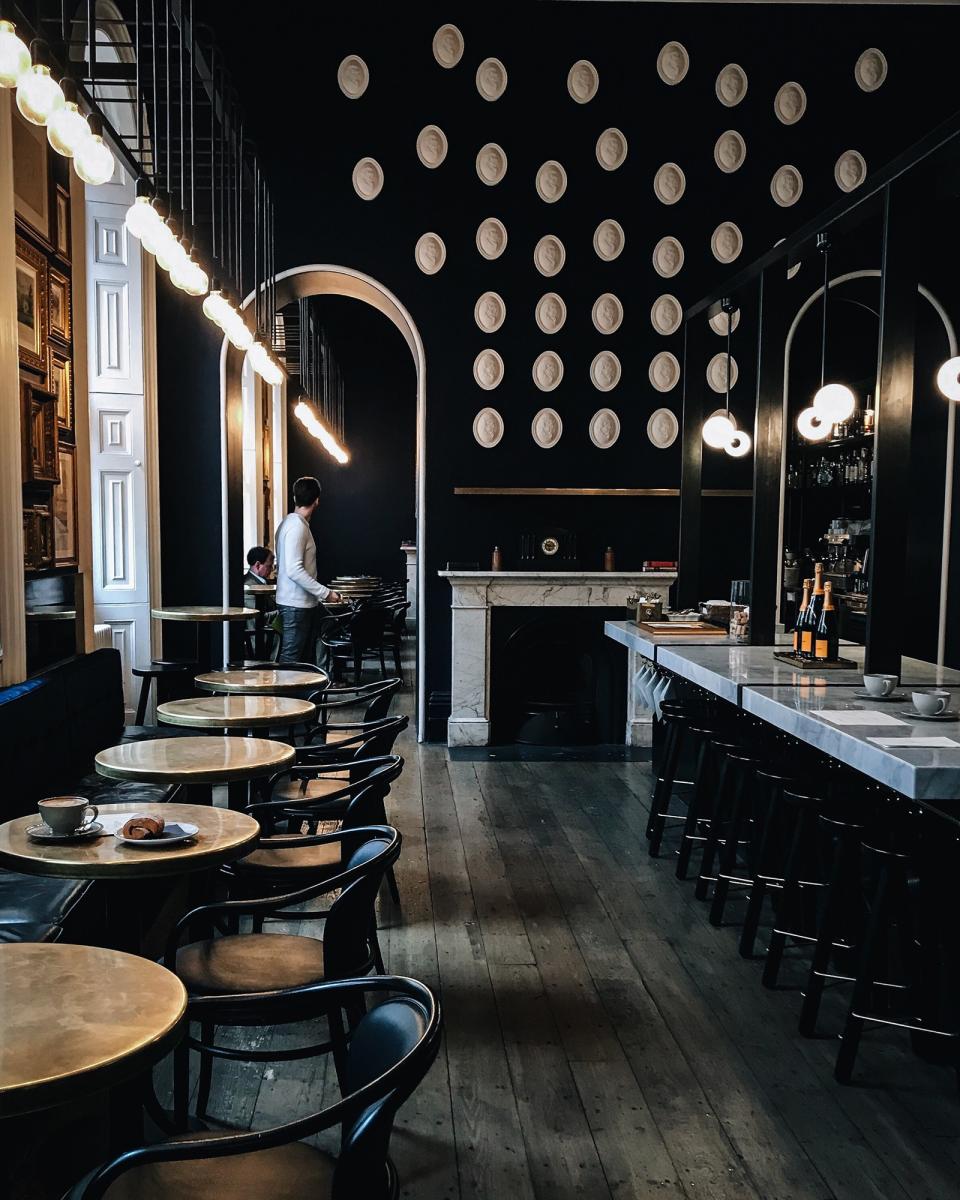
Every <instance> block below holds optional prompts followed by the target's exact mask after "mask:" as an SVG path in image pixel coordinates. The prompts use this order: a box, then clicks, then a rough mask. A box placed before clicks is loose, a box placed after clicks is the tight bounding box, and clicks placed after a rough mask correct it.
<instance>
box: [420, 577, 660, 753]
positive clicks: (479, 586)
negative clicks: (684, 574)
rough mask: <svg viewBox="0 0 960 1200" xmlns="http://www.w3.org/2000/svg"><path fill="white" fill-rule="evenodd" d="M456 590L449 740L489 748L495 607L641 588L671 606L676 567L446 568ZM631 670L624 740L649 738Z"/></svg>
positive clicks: (577, 602) (572, 601)
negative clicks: (635, 698)
mask: <svg viewBox="0 0 960 1200" xmlns="http://www.w3.org/2000/svg"><path fill="white" fill-rule="evenodd" d="M438 574H439V575H440V576H441V578H443V579H446V580H447V581H448V583H449V584H450V588H451V593H452V596H451V608H452V610H453V662H452V670H451V681H450V684H451V686H450V691H451V708H450V719H449V721H448V722H447V743H448V744H449V745H451V746H486V745H488V744H489V741H490V610H491V608H494V607H497V606H502V605H505V606H511V607H513V608H545V607H557V608H615V607H625V606H626V602H627V597H628V596H630V595H635V594H636V592H637V591H638V590H640V591H642V592H644V594H646V595H648V596H649V595H654V594H657V595H660V596H662V598H663V601H664V608H666V604H667V595H668V591H669V589H670V585H671V584H672V583H673V582H674V580H675V579H676V575H675V574H674V572H672V571H563V572H560V571H440V572H438ZM632 680H633V673H632V672H629V673H628V683H627V686H628V691H629V694H628V700H627V711H628V714H629V715H628V718H627V730H626V741H627V742H629V743H630V744H632V745H642V744H644V743H645V742H646V741H648V738H649V727H648V721H649V714H646V715H644V714H640V713H636V712H635V708H634V705H633V704H632V702H631V699H630V695H631V694H632V690H633V689H632V686H631V685H632Z"/></svg>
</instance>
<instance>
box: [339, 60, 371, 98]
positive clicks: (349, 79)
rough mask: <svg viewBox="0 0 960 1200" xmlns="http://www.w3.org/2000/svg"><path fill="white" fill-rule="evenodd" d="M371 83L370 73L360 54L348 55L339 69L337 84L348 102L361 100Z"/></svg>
mask: <svg viewBox="0 0 960 1200" xmlns="http://www.w3.org/2000/svg"><path fill="white" fill-rule="evenodd" d="M369 82H370V72H369V71H368V70H367V64H366V63H365V62H364V61H363V59H362V58H361V57H360V55H359V54H348V55H347V57H346V58H345V59H344V60H343V62H342V63H341V64H340V66H339V67H337V83H338V84H339V85H340V91H341V92H343V94H344V95H345V96H346V97H347V99H348V100H359V99H360V97H361V96H362V95H363V93H364V92H365V91H366V90H367V84H368V83H369Z"/></svg>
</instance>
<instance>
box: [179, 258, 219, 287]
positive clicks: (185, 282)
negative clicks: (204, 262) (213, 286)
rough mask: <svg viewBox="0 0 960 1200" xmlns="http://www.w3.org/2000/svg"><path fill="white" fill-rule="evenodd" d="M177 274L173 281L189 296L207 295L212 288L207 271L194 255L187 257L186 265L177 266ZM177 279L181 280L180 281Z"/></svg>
mask: <svg viewBox="0 0 960 1200" xmlns="http://www.w3.org/2000/svg"><path fill="white" fill-rule="evenodd" d="M175 276H176V277H175V278H174V277H172V278H173V282H174V283H175V284H177V287H179V288H180V289H181V290H182V291H184V292H186V293H187V295H188V296H205V295H206V294H207V292H208V291H209V289H210V280H209V279H208V278H207V273H206V271H205V270H204V269H203V267H201V266H200V264H199V263H198V262H197V261H196V260H195V259H194V258H193V257H192V256H190V257H189V258H188V259H187V261H186V264H185V266H183V267H182V268H180V269H176V268H175ZM177 279H179V280H180V282H179V283H177Z"/></svg>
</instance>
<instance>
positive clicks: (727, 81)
mask: <svg viewBox="0 0 960 1200" xmlns="http://www.w3.org/2000/svg"><path fill="white" fill-rule="evenodd" d="M715 91H716V93H717V99H718V100H719V101H720V103H721V104H725V105H726V107H727V108H733V107H734V106H735V105H737V104H739V103H740V101H741V100H742V99H743V98H744V96H745V95H746V94H747V73H746V71H745V70H744V69H743V67H741V66H740V65H739V63H727V65H726V66H725V67H723V68H722V70H721V71H720V73H719V74H718V75H717V82H716V87H715Z"/></svg>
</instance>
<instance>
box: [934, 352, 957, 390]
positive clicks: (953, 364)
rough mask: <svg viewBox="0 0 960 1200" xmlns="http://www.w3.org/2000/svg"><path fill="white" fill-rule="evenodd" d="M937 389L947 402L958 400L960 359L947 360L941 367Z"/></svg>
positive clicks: (938, 373)
mask: <svg viewBox="0 0 960 1200" xmlns="http://www.w3.org/2000/svg"><path fill="white" fill-rule="evenodd" d="M937 387H938V388H939V389H940V391H941V393H942V394H943V395H944V396H946V398H947V399H948V400H960V358H948V359H947V361H946V362H945V363H944V364H943V365H942V366H941V368H940V370H939V371H938V372H937Z"/></svg>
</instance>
